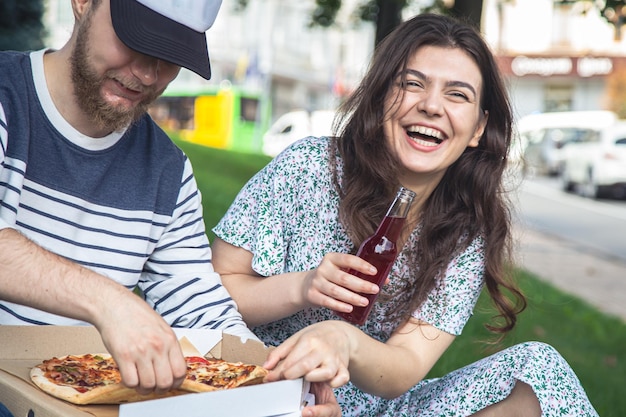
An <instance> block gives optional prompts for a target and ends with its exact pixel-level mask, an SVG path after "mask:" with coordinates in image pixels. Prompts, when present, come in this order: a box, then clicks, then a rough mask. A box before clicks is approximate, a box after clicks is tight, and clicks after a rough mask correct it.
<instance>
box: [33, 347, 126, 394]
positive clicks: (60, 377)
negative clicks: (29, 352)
mask: <svg viewBox="0 0 626 417" xmlns="http://www.w3.org/2000/svg"><path fill="white" fill-rule="evenodd" d="M39 367H40V368H41V369H42V370H43V371H44V373H45V375H46V377H48V378H49V379H50V380H53V381H54V382H56V383H57V384H59V385H67V386H71V387H73V388H74V389H76V390H77V391H78V392H87V391H89V390H91V389H93V388H95V387H98V386H102V385H109V384H116V383H119V382H120V381H121V380H122V378H121V376H120V372H119V369H118V368H117V365H116V364H115V361H114V360H113V358H111V357H103V356H101V355H92V354H86V355H81V356H72V355H69V356H66V357H64V358H62V359H59V358H56V357H54V358H52V359H48V360H44V361H43V363H42V364H41V365H39Z"/></svg>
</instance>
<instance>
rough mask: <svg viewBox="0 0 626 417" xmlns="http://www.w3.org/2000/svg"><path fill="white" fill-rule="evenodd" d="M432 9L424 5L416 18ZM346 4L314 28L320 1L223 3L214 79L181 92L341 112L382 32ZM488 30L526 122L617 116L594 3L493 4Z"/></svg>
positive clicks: (615, 46) (615, 40) (610, 45)
mask: <svg viewBox="0 0 626 417" xmlns="http://www.w3.org/2000/svg"><path fill="white" fill-rule="evenodd" d="M424 3H426V2H424V1H417V0H416V1H414V2H413V3H412V7H411V8H408V9H407V10H406V14H407V17H408V16H409V15H411V14H414V13H417V12H419V5H420V4H424ZM358 4H359V0H343V7H342V9H341V10H340V13H339V15H338V16H337V19H336V20H337V21H336V23H335V24H334V25H332V26H331V27H330V28H320V27H310V25H309V22H310V18H311V14H312V12H313V10H314V8H315V2H314V1H313V0H306V1H292V0H249V1H248V6H247V7H246V8H244V9H242V10H240V9H238V8H237V2H235V1H228V0H225V1H223V4H222V8H221V10H220V13H219V16H218V18H217V20H216V22H215V25H214V27H212V28H211V29H210V30H209V32H208V35H207V36H208V44H209V55H210V57H211V65H212V68H213V74H214V75H213V77H212V79H211V80H210V81H208V82H207V81H205V80H203V79H201V78H200V77H198V76H196V75H195V74H193V73H191V72H189V71H182V73H181V75H180V76H179V77H178V78H177V80H176V81H175V83H174V85H173V88H179V87H180V85H185V84H186V85H200V86H201V85H204V84H212V85H225V86H237V87H239V88H243V89H248V90H254V91H259V92H261V93H262V94H263V96H264V97H265V100H266V102H267V103H271V112H272V119H276V118H277V117H279V116H280V115H281V114H284V113H286V112H288V111H291V110H294V109H306V110H318V109H332V108H335V107H336V106H337V104H338V103H339V102H340V101H341V100H342V97H344V96H345V94H347V93H349V92H350V91H351V90H352V89H353V88H354V87H355V86H356V84H357V83H358V81H359V80H360V78H361V76H362V75H363V73H364V72H365V70H366V67H367V64H368V62H369V59H370V57H371V54H372V51H373V47H374V27H373V25H372V24H369V23H363V22H360V23H358V21H357V20H356V19H355V18H354V11H355V9H356V7H357V5H358ZM47 10H48V11H47V14H46V20H47V24H46V27H47V28H49V31H50V40H49V42H48V43H49V44H50V45H52V46H53V47H58V46H60V45H62V44H63V42H65V40H66V39H67V38H68V37H69V34H70V30H71V27H72V24H73V17H72V13H71V6H70V1H69V0H47ZM482 29H483V32H484V34H485V37H486V39H487V40H488V42H489V43H490V45H491V46H492V49H493V50H494V52H495V54H496V56H497V57H498V62H499V64H500V66H501V68H502V71H503V73H504V75H505V76H506V80H507V84H508V87H509V89H510V92H511V96H512V101H513V106H514V110H515V114H516V116H517V117H521V116H524V115H526V114H530V113H537V112H547V111H556V110H595V109H607V106H608V103H607V81H608V79H609V78H610V77H611V76H612V75H614V74H615V72H616V71H618V70H619V68H622V67H624V66H625V64H626V58H625V57H626V42H625V41H624V39H622V37H621V33H619V32H617V31H616V29H615V27H614V26H613V25H611V24H609V23H608V22H607V20H606V19H605V18H603V17H602V16H600V12H599V11H598V9H597V7H596V6H595V2H594V1H591V0H584V1H571V2H567V4H566V5H561V6H559V5H556V4H555V3H554V2H553V1H552V0H484V6H483V23H482Z"/></svg>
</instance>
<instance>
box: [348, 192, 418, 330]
mask: <svg viewBox="0 0 626 417" xmlns="http://www.w3.org/2000/svg"><path fill="white" fill-rule="evenodd" d="M414 196H415V193H413V192H412V191H411V190H408V189H406V188H403V187H401V188H400V191H399V192H398V195H397V197H396V199H395V200H394V202H393V203H392V205H391V207H390V208H389V210H388V212H387V215H386V216H385V218H384V219H383V221H382V222H381V223H380V225H379V226H378V229H376V232H375V233H374V234H373V235H372V236H370V237H369V238H367V239H365V241H363V243H362V244H361V246H360V247H359V250H358V251H357V253H356V255H357V256H358V257H360V258H362V259H364V260H366V261H367V262H369V263H370V264H372V265H374V266H375V267H376V269H377V273H376V275H365V274H362V273H360V272H358V271H354V270H352V269H350V270H348V272H349V273H350V274H352V275H355V276H357V277H359V278H362V279H364V280H367V281H370V282H373V283H374V284H376V285H378V287H379V288H382V286H383V285H384V283H385V280H386V279H387V276H388V275H389V271H391V267H392V266H393V263H394V262H395V260H396V256H397V255H398V249H397V247H396V242H397V241H398V238H399V237H400V232H401V231H402V227H403V226H404V223H405V221H406V216H407V213H408V211H409V207H410V205H411V202H412V201H413V198H414ZM360 295H362V296H363V297H366V298H367V299H368V300H369V304H368V305H367V306H365V307H357V306H354V308H353V309H352V312H350V313H340V312H337V315H338V316H339V317H341V318H343V319H344V320H346V321H349V322H351V323H354V324H358V325H362V324H363V323H365V320H366V319H367V316H368V315H369V313H370V311H371V310H372V307H373V306H374V301H375V300H376V297H377V296H378V294H360Z"/></svg>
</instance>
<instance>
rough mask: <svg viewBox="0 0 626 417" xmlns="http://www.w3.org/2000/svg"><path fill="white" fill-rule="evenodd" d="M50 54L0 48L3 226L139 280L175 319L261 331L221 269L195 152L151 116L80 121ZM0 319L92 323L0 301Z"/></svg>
mask: <svg viewBox="0 0 626 417" xmlns="http://www.w3.org/2000/svg"><path fill="white" fill-rule="evenodd" d="M43 54H44V51H37V52H33V53H30V54H29V53H20V52H2V53H0V161H1V162H2V165H1V166H0V228H6V227H11V228H15V229H16V230H18V231H20V232H21V233H22V234H24V235H26V236H27V237H28V238H30V239H31V240H33V241H34V242H36V243H37V244H39V245H40V246H42V247H44V248H46V249H48V250H50V251H52V252H54V253H56V254H58V255H61V256H63V257H65V258H67V259H69V260H72V261H74V262H76V263H78V264H80V265H83V266H85V267H87V268H90V269H92V270H94V271H96V272H98V273H100V274H103V275H105V276H107V277H109V278H111V279H113V280H115V281H117V282H118V283H120V284H122V285H124V286H125V287H127V288H128V289H129V290H132V289H133V288H135V287H136V286H138V287H139V288H140V290H141V293H142V295H143V297H144V298H145V299H146V301H147V302H148V303H149V304H150V305H151V306H153V308H154V309H155V310H156V311H157V312H158V313H159V314H161V316H163V317H164V318H165V320H166V321H167V322H168V323H169V324H170V325H171V326H173V327H203V328H212V329H221V330H224V331H227V332H230V333H234V334H238V335H240V336H244V337H253V335H252V333H251V332H250V331H249V330H248V329H247V327H246V326H245V324H244V323H243V321H242V318H241V315H240V314H239V312H238V311H237V309H236V305H235V303H234V301H233V300H232V299H231V298H230V295H229V294H228V292H227V291H226V289H225V288H224V287H223V286H222V284H221V280H220V277H219V275H218V274H217V273H215V272H214V271H213V267H212V264H211V250H210V247H209V242H208V238H207V236H206V233H205V227H204V222H203V219H202V205H201V196H200V193H199V191H198V188H197V185H196V182H195V178H194V176H193V172H192V167H191V164H190V162H189V160H188V158H187V157H186V156H185V155H184V153H183V152H182V151H181V150H180V149H178V148H177V147H176V146H175V145H174V144H173V143H172V142H171V140H170V139H169V138H168V137H167V135H166V134H165V133H164V132H163V131H162V130H161V129H160V128H159V127H158V126H157V125H156V124H155V123H154V122H153V121H152V119H151V118H150V117H149V116H148V115H144V116H143V117H142V118H141V119H140V120H139V121H138V122H137V123H134V124H133V125H131V126H130V127H129V128H128V129H126V130H125V131H123V132H114V133H112V134H110V135H109V136H107V137H104V138H97V139H94V138H90V137H87V136H85V135H83V134H81V133H80V132H78V131H77V130H76V129H74V128H73V127H72V126H71V125H70V124H69V123H68V122H67V121H66V120H65V119H63V117H62V116H61V114H60V113H59V112H58V110H57V109H56V107H55V106H54V104H53V102H52V99H51V97H50V94H49V92H48V89H47V86H46V82H45V78H44V72H43ZM14 279H15V280H16V281H17V282H16V285H19V277H15V278H14ZM0 324H20V325H24V324H57V325H74V324H84V323H80V322H77V321H75V320H72V319H68V318H64V317H60V316H56V315H52V314H48V313H45V312H42V311H38V310H34V309H32V308H29V307H25V306H21V305H16V304H12V303H8V302H2V301H0Z"/></svg>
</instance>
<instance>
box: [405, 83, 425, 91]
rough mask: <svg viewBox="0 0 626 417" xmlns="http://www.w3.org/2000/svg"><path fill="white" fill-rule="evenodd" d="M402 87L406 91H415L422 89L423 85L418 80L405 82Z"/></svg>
mask: <svg viewBox="0 0 626 417" xmlns="http://www.w3.org/2000/svg"><path fill="white" fill-rule="evenodd" d="M401 85H402V87H403V88H404V89H406V90H409V91H415V90H419V89H421V88H422V83H421V82H419V81H416V80H404V81H403V82H402V83H401Z"/></svg>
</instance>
